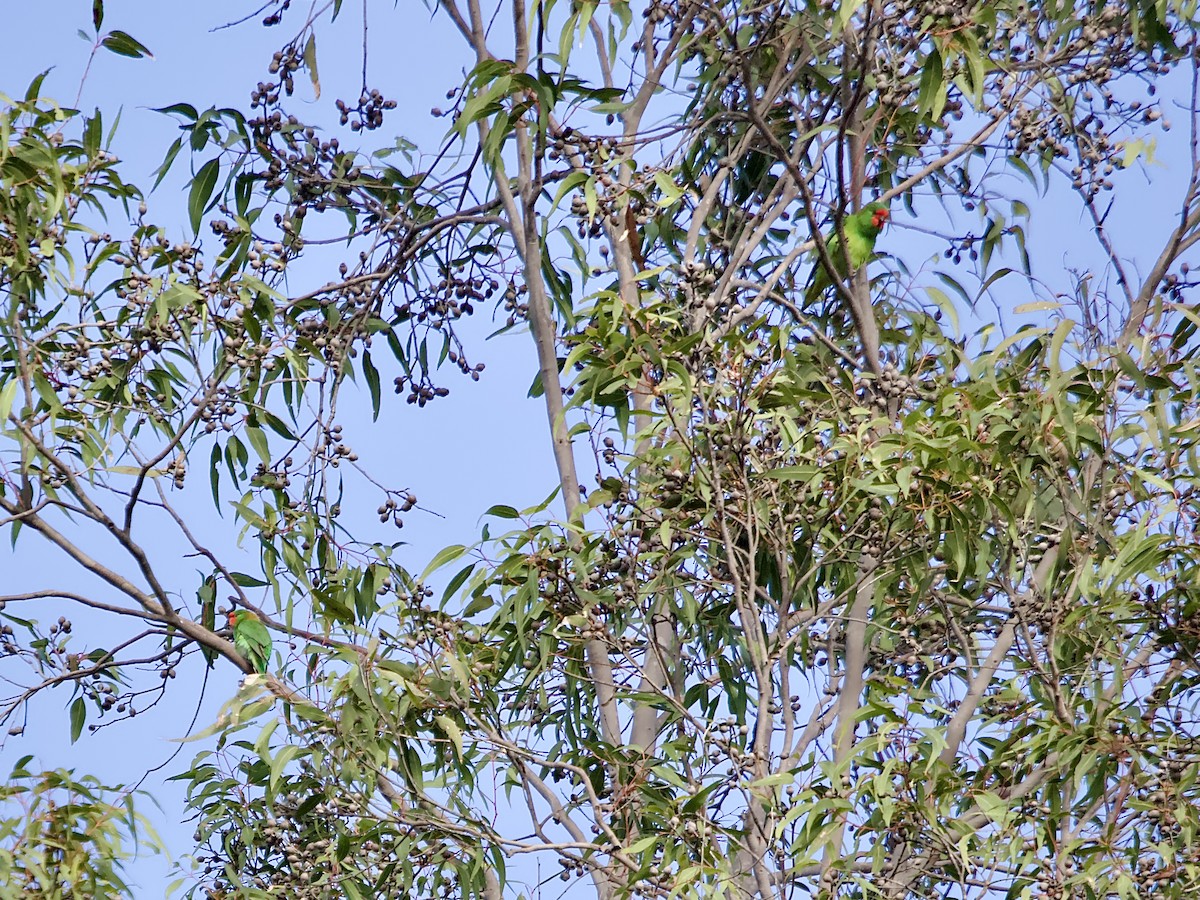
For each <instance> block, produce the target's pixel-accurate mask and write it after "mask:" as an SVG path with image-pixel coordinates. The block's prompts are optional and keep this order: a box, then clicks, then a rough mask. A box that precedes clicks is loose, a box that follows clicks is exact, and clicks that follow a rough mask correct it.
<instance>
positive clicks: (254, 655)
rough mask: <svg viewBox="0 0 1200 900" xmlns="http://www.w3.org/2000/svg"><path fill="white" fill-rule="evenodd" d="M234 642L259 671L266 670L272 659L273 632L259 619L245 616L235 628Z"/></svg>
mask: <svg viewBox="0 0 1200 900" xmlns="http://www.w3.org/2000/svg"><path fill="white" fill-rule="evenodd" d="M233 644H234V646H235V647H237V649H238V650H239V651H240V652H241V654H242V655H243V656H244V657H246V659H248V660H249V661H250V665H252V666H253V667H254V669H255V671H257V672H266V671H267V664H268V663H269V662H270V660H271V632H269V631H267V626H266V625H264V624H263V623H262V622H260V621H258V619H255V618H251V617H249V616H247V617H245V618H243V619H242V621H240V622H239V623H238V624H237V625H236V626H234V629H233Z"/></svg>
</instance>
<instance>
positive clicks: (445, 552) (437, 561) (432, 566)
mask: <svg viewBox="0 0 1200 900" xmlns="http://www.w3.org/2000/svg"><path fill="white" fill-rule="evenodd" d="M466 552H467V548H466V547H465V546H463V545H462V544H451V545H450V546H449V547H443V548H442V549H441V550H439V551H438V553H437V555H436V556H435V557H434V558H433V559H431V560H430V561H429V565H427V566H426V567H425V571H424V572H422V573H421V578H420V580H421V581H424V580H425V579H426V578H428V577H429V576H430V574H432V573H433V572H436V571H437V570H438V569H440V568H441V567H442V566H444V565H446V563H451V562H454V560H456V559H458V558H459V557H460V556H462V555H463V554H464V553H466Z"/></svg>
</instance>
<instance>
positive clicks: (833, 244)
mask: <svg viewBox="0 0 1200 900" xmlns="http://www.w3.org/2000/svg"><path fill="white" fill-rule="evenodd" d="M848 238H849V235H847V239H848ZM850 246H851V248H852V249H853V246H854V245H853V244H851V245H850ZM825 252H826V253H828V254H829V259H830V261H831V262H832V263H833V266H834V269H835V270H836V271H837V272H838V277H841V269H842V267H843V266H844V265H845V262H846V261H845V259H843V257H842V242H841V241H840V240H839V239H838V236H837V232H836V231H835V232H833V233H832V234H827V235H826V236H825ZM813 260H814V262H813V279H812V283H811V284H809V286H808V291H807V292H806V293H805V294H804V305H805V306H812V305H813V304H814V303H816V302H817V301H818V300H820V299H821V295H822V294H824V293H825V291H826V290H827V289H828V288H829V287H830V286H831V285H832V284H833V279H831V278H830V277H829V270H828V269H826V268H825V263H824V261H823V260H822V259H821V254H820V252H819V251H817V250H816V248H814V249H813Z"/></svg>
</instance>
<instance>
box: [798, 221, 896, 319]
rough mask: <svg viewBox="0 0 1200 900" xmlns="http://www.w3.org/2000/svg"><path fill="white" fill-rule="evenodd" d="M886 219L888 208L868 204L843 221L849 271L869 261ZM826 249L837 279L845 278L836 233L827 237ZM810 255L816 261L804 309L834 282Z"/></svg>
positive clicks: (843, 263) (819, 263)
mask: <svg viewBox="0 0 1200 900" xmlns="http://www.w3.org/2000/svg"><path fill="white" fill-rule="evenodd" d="M888 216H889V213H888V208H887V207H886V206H885V205H884V204H882V203H870V204H868V205H867V206H864V207H863V208H862V209H860V210H859V211H858V212H856V213H854V214H853V215H850V216H846V218H845V219H843V220H842V230H843V231H844V232H845V233H846V244H847V247H848V249H849V251H850V252H849V254H848V255H849V257H850V271H851V272H853V271H855V270H856V269H859V268H861V267H862V266H863V265H865V264H866V262H867V260H869V259H870V258H871V254H872V253H874V252H875V238H877V237H879V232H881V231H883V226H884V225H886V224H887V221H888ZM825 249H826V251H827V252H828V253H829V259H830V261H831V262H832V263H833V267H834V269H835V270H836V271H837V277H838V280H841V279H843V278H845V277H846V274H847V272H846V256H847V254H846V253H844V252H843V251H842V242H841V240H840V239H839V237H838V234H837V231H836V230H835V231H833V232H831V233H830V234H828V235H826V237H825ZM813 256H814V257H815V259H816V262H815V263H814V265H813V273H814V274H813V279H812V283H811V284H810V285H809V286H808V292H807V293H806V294H805V295H804V302H805V305H806V306H812V305H813V303H815V302H816V301H817V300H819V299H820V298H821V295H822V294H824V293H825V291H826V289H827V288H829V287H830V286H831V285H832V284H833V280H832V279H831V278H830V277H829V271H828V270H827V269H826V268H825V266H824V264H823V263H822V261H821V257H820V254H819V253H817V252H816V251H814V253H813Z"/></svg>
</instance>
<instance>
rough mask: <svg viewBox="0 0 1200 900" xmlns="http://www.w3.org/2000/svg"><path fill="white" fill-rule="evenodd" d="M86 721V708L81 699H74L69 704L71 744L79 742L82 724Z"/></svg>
mask: <svg viewBox="0 0 1200 900" xmlns="http://www.w3.org/2000/svg"><path fill="white" fill-rule="evenodd" d="M86 721H87V707H86V706H85V705H84V702H83V698H82V697H76V698H75V699H74V700H73V701H72V703H71V743H72V744H73V743H75V742H76V741H77V740H79V736H80V735H81V734H83V724H84V722H86Z"/></svg>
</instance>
